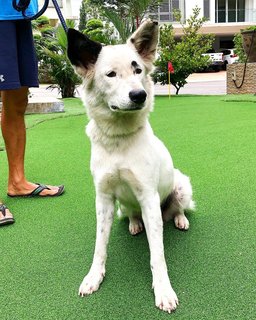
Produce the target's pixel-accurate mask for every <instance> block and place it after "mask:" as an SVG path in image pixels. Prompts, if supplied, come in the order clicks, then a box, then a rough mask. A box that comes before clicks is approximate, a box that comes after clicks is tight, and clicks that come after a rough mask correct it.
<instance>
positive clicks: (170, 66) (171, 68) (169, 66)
mask: <svg viewBox="0 0 256 320" xmlns="http://www.w3.org/2000/svg"><path fill="white" fill-rule="evenodd" d="M168 71H169V72H170V73H174V68H173V65H172V63H171V61H168Z"/></svg>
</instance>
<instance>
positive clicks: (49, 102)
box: [0, 96, 65, 114]
mask: <svg viewBox="0 0 256 320" xmlns="http://www.w3.org/2000/svg"><path fill="white" fill-rule="evenodd" d="M1 110H2V102H0V112H1ZM64 111H65V110H64V103H63V102H62V101H61V100H59V99H57V98H53V97H47V96H45V97H31V98H29V101H28V107H27V110H26V114H33V113H55V112H64Z"/></svg>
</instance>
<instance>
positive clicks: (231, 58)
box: [220, 49, 239, 70]
mask: <svg viewBox="0 0 256 320" xmlns="http://www.w3.org/2000/svg"><path fill="white" fill-rule="evenodd" d="M220 52H221V53H223V69H224V70H226V69H227V64H232V63H235V62H238V59H239V57H238V55H237V54H236V51H235V49H223V50H220Z"/></svg>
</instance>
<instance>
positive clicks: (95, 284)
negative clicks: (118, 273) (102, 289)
mask: <svg viewBox="0 0 256 320" xmlns="http://www.w3.org/2000/svg"><path fill="white" fill-rule="evenodd" d="M104 276H105V271H104V272H103V271H102V272H93V271H90V272H89V273H88V274H87V275H86V276H85V277H84V280H83V282H82V283H81V285H80V288H79V293H78V294H79V295H80V296H81V297H84V296H87V295H89V294H92V293H93V292H95V291H97V290H98V289H99V286H100V284H101V282H102V281H103V278H104Z"/></svg>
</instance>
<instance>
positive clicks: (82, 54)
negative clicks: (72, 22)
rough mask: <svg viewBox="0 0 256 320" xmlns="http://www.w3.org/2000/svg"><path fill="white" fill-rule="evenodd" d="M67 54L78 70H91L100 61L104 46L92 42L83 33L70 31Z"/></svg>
mask: <svg viewBox="0 0 256 320" xmlns="http://www.w3.org/2000/svg"><path fill="white" fill-rule="evenodd" d="M67 37H68V49H67V54H68V58H69V60H70V61H71V63H72V64H73V65H74V66H75V67H78V68H82V69H86V70H88V69H90V66H92V65H94V64H95V62H96V61H97V59H98V55H99V53H100V51H101V49H102V45H101V44H100V43H98V42H95V41H92V40H90V39H89V38H88V37H87V36H86V35H84V34H83V33H81V32H79V31H76V30H75V29H71V28H70V29H68V34H67Z"/></svg>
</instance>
